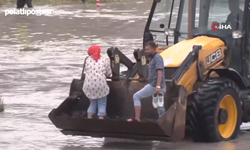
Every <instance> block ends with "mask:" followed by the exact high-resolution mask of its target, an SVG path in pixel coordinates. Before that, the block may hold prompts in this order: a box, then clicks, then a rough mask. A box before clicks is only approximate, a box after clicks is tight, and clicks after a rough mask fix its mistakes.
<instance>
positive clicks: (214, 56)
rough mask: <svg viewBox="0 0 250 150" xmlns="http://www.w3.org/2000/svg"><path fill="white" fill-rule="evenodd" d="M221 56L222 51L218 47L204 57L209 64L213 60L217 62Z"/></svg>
mask: <svg viewBox="0 0 250 150" xmlns="http://www.w3.org/2000/svg"><path fill="white" fill-rule="evenodd" d="M221 58H222V51H221V49H218V50H217V51H215V52H213V53H212V54H211V55H209V56H207V57H206V63H207V65H211V64H212V63H214V62H217V61H218V60H219V59H221Z"/></svg>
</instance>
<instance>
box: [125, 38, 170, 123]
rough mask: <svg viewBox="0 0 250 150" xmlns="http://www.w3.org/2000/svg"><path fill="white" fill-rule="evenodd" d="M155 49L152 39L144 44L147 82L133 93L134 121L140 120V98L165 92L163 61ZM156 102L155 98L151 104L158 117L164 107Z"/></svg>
mask: <svg viewBox="0 0 250 150" xmlns="http://www.w3.org/2000/svg"><path fill="white" fill-rule="evenodd" d="M156 49H157V45H156V44H155V42H153V41H149V42H147V43H146V44H145V53H146V55H147V56H148V57H149V58H150V61H149V64H148V84H147V85H145V86H144V87H143V88H142V89H141V90H140V91H138V92H136V93H135V94H134V95H133V100H134V107H135V121H140V117H141V99H143V98H147V97H150V96H152V95H154V94H155V93H162V94H163V95H164V94H165V92H166V83H165V72H164V62H163V59H162V57H161V55H159V54H158V53H157V52H156ZM157 103H158V102H157V100H156V101H153V105H154V107H155V108H157V110H158V114H159V117H160V116H161V115H163V113H164V112H165V108H164V107H157ZM128 121H133V119H128Z"/></svg>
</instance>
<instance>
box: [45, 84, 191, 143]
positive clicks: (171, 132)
mask: <svg viewBox="0 0 250 150" xmlns="http://www.w3.org/2000/svg"><path fill="white" fill-rule="evenodd" d="M78 82H80V81H77V80H75V82H72V85H71V91H70V94H71V95H70V96H69V97H68V98H66V100H65V101H64V102H62V103H61V105H60V106H59V107H58V108H56V109H53V110H52V111H51V112H50V113H49V118H50V120H51V121H52V123H53V124H54V125H55V126H56V127H57V128H60V129H62V130H61V132H62V133H63V134H65V135H81V136H92V137H114V138H129V139H136V140H160V141H169V140H170V141H178V140H181V139H182V138H183V137H184V133H185V120H186V97H187V93H186V90H185V88H184V87H183V86H179V85H172V86H168V87H169V88H168V90H167V92H166V95H165V108H166V112H165V114H164V115H163V116H161V117H160V118H158V114H157V110H156V109H154V108H153V106H152V99H151V97H150V98H147V99H144V100H142V110H141V118H142V120H141V122H127V119H128V118H131V117H134V105H133V94H134V93H135V92H137V91H138V90H140V89H141V88H143V86H145V85H146V83H140V82H127V81H126V80H124V81H108V84H109V86H110V93H109V95H108V100H107V116H108V119H104V120H99V119H87V118H86V111H87V108H88V106H89V100H88V98H87V97H86V96H85V95H84V94H83V93H82V92H81V85H80V84H79V83H78ZM74 90H75V91H74ZM76 93H78V94H83V95H80V96H79V95H77V94H76ZM145 120H146V121H145ZM149 120H150V121H149Z"/></svg>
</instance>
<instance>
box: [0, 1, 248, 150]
mask: <svg viewBox="0 0 250 150" xmlns="http://www.w3.org/2000/svg"><path fill="white" fill-rule="evenodd" d="M150 5H151V2H150V1H147V0H146V1H136V2H135V1H130V2H127V3H106V4H103V5H102V6H101V13H98V12H96V6H95V4H85V5H83V4H78V5H63V6H53V7H52V6H37V7H36V8H42V9H53V15H51V16H29V17H27V16H6V17H5V16H4V12H3V10H4V9H10V8H11V7H14V5H5V6H3V7H2V8H0V20H1V21H0V51H1V53H0V77H1V78H0V97H2V98H3V100H4V102H5V105H6V109H5V111H4V112H3V113H0V120H1V121H0V150H43V149H46V150H85V149H90V150H95V149H100V150H108V149H115V150H125V149H133V150H141V149H144V150H161V149H162V150H163V149H169V150H184V149H185V150H200V149H203V150H210V149H211V150H247V149H249V146H250V144H249V142H248V141H249V140H250V134H249V133H248V132H244V133H243V132H242V133H241V135H240V136H239V138H238V139H237V140H234V141H230V142H220V143H214V144H202V143H192V142H191V141H190V140H183V141H182V142H180V143H165V142H152V143H151V142H132V141H126V142H121V143H110V142H106V143H105V142H104V139H102V138H91V137H73V136H65V135H63V134H61V132H59V130H58V129H57V128H56V127H55V126H54V125H52V123H51V122H50V120H49V119H48V117H47V115H48V113H49V111H51V109H53V108H55V107H57V106H58V105H59V104H60V103H61V102H62V101H63V100H64V99H65V98H66V97H67V96H68V90H69V85H70V82H71V80H72V78H79V77H80V73H81V64H82V63H83V59H84V57H85V56H86V50H87V48H88V47H89V46H91V45H93V44H100V45H101V46H102V48H103V56H105V51H106V49H107V48H108V47H111V46H117V47H119V48H120V49H121V50H122V52H124V53H125V54H126V55H127V56H128V57H129V58H132V57H133V56H132V52H133V49H135V48H141V45H142V33H143V30H144V25H145V23H146V18H147V15H148V13H149V8H150ZM27 46H29V47H30V48H29V49H28V50H27V49H24V48H25V47H27ZM32 48H33V49H35V51H34V50H33V51H30V49H32Z"/></svg>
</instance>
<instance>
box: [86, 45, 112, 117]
mask: <svg viewBox="0 0 250 150" xmlns="http://www.w3.org/2000/svg"><path fill="white" fill-rule="evenodd" d="M100 53H101V47H100V46H98V45H94V46H91V47H90V48H89V50H88V55H89V57H88V58H87V59H86V64H85V69H84V73H85V80H84V84H83V92H84V93H85V95H86V96H87V97H88V98H89V100H90V105H89V108H88V111H87V112H88V118H92V117H93V115H94V114H96V113H97V116H98V117H99V119H103V118H104V117H105V116H106V106H107V95H108V94H109V86H108V84H107V82H106V77H109V76H110V75H111V68H110V61H109V60H107V59H105V58H103V57H101V54H100ZM97 108H98V112H97Z"/></svg>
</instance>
